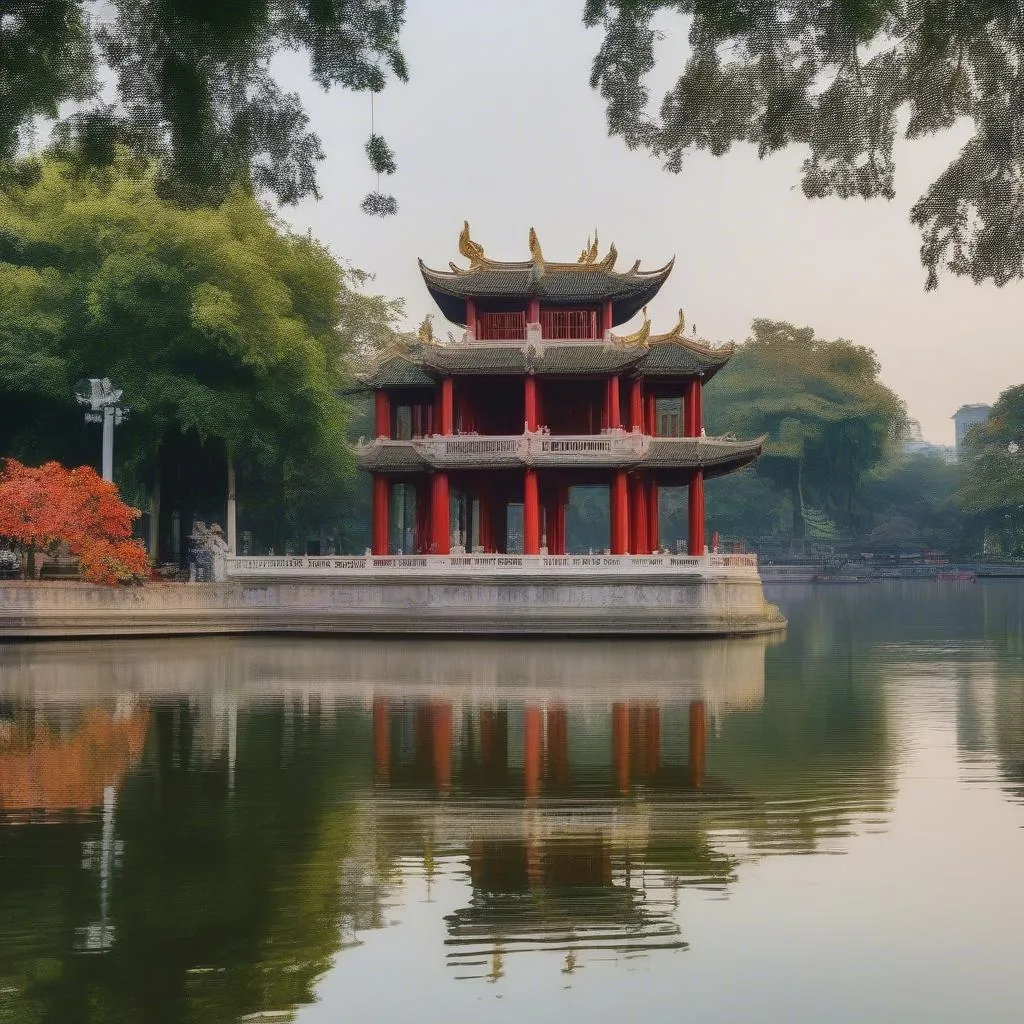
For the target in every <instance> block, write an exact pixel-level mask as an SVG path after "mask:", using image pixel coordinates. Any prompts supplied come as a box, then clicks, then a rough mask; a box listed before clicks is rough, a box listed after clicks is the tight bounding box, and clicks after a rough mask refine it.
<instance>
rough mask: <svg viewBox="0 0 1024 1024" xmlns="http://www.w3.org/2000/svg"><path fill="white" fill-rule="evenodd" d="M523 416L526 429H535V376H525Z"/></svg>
mask: <svg viewBox="0 0 1024 1024" xmlns="http://www.w3.org/2000/svg"><path fill="white" fill-rule="evenodd" d="M523 408H524V410H525V414H524V418H525V420H526V429H527V430H531V431H532V430H536V429H537V378H536V377H533V376H530V377H527V378H526V389H525V391H524V393H523Z"/></svg>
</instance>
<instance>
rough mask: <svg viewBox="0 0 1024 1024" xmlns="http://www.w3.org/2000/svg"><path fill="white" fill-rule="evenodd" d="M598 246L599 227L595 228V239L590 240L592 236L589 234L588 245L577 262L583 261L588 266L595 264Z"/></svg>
mask: <svg viewBox="0 0 1024 1024" xmlns="http://www.w3.org/2000/svg"><path fill="white" fill-rule="evenodd" d="M597 246H598V238H597V229H596V228H595V230H594V241H593V242H591V241H590V236H589V235H587V244H586V247H585V248H584V250H583V252H581V253H580V258H579V259H578V260H577V261H576V262H577V263H582V264H584V265H585V266H588V267H589V266H593V264H594V263H595V262H596V260H597Z"/></svg>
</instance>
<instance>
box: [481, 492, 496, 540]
mask: <svg viewBox="0 0 1024 1024" xmlns="http://www.w3.org/2000/svg"><path fill="white" fill-rule="evenodd" d="M479 500H480V526H479V534H480V547H482V548H483V549H484V553H485V554H488V555H489V554H491V553H492V552H493V551H494V529H493V527H494V518H493V517H494V507H493V505H492V498H491V492H490V491H489V490H488V489H487V486H486V483H485V485H484V486H483V487H482V488H481V489H480V499H479Z"/></svg>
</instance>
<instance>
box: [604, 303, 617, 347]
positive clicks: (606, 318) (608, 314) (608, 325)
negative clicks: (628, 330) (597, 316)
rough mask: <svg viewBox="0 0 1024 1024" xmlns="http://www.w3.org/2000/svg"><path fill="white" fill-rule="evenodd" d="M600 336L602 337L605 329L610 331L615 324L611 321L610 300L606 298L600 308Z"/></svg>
mask: <svg viewBox="0 0 1024 1024" xmlns="http://www.w3.org/2000/svg"><path fill="white" fill-rule="evenodd" d="M601 313H602V315H601V337H602V338H603V337H604V332H605V331H610V330H611V329H612V327H614V326H615V325H614V324H613V323H612V300H611V299H607V300H606V301H605V303H604V306H603V308H602V310H601Z"/></svg>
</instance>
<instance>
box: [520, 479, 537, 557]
mask: <svg viewBox="0 0 1024 1024" xmlns="http://www.w3.org/2000/svg"><path fill="white" fill-rule="evenodd" d="M523 554H524V555H539V554H540V495H539V493H538V487H537V471H536V470H535V469H533V468H528V469H527V470H526V472H525V474H524V475H523Z"/></svg>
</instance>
